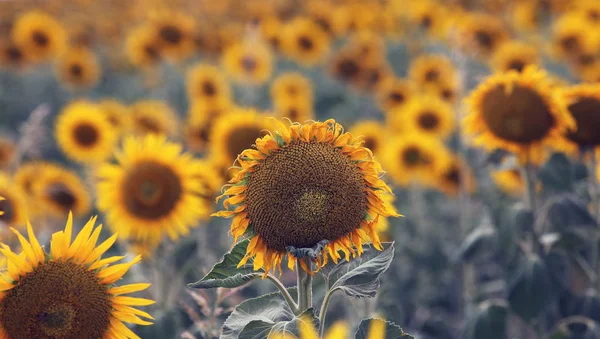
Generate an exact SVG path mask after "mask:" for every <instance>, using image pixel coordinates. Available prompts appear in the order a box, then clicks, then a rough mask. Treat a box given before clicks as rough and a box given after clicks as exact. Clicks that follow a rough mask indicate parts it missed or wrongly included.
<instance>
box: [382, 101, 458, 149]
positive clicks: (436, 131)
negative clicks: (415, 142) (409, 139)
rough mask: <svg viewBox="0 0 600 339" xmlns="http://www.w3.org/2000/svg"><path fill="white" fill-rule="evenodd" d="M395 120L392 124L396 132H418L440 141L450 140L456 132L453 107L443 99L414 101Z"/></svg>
mask: <svg viewBox="0 0 600 339" xmlns="http://www.w3.org/2000/svg"><path fill="white" fill-rule="evenodd" d="M394 118H396V120H394ZM394 118H392V121H391V124H392V125H393V126H394V127H395V129H396V130H403V131H411V132H416V133H420V134H423V135H430V136H433V137H437V138H440V139H446V138H448V137H449V136H450V135H451V134H452V132H453V131H454V112H453V111H452V107H450V105H448V104H447V103H446V102H444V101H442V100H441V99H438V98H436V97H432V96H428V95H421V96H418V97H415V98H414V99H412V100H411V101H410V102H409V103H408V104H407V105H406V106H405V108H404V109H403V113H402V114H401V115H396V116H395V117H394Z"/></svg>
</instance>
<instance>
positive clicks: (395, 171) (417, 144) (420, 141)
mask: <svg viewBox="0 0 600 339" xmlns="http://www.w3.org/2000/svg"><path fill="white" fill-rule="evenodd" d="M382 156H383V159H382V162H383V163H384V165H385V166H386V168H387V170H388V173H389V174H390V176H391V178H392V180H393V181H394V182H395V183H396V184H397V185H399V186H402V187H404V186H408V185H410V184H412V183H415V182H416V183H420V184H422V185H426V186H427V185H432V184H433V183H435V178H437V177H438V176H439V175H440V173H441V169H442V166H443V165H444V164H445V163H446V162H447V159H448V156H449V154H448V150H447V149H446V146H445V145H444V144H443V143H442V142H441V141H440V140H439V139H437V138H434V137H430V136H427V135H423V134H418V133H408V134H403V135H402V136H400V137H396V138H395V139H394V140H392V141H390V142H389V143H388V144H387V145H386V147H385V149H384V150H383V152H382Z"/></svg>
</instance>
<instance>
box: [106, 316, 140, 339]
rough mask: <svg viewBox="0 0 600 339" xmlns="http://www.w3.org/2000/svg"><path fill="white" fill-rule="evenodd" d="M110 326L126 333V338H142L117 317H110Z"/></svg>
mask: <svg viewBox="0 0 600 339" xmlns="http://www.w3.org/2000/svg"><path fill="white" fill-rule="evenodd" d="M110 326H111V327H112V328H114V330H115V332H116V333H119V334H122V335H124V336H125V337H126V338H131V339H142V338H140V337H139V336H138V335H137V334H135V333H133V332H132V331H131V330H130V329H129V328H127V326H125V325H124V324H123V323H122V322H121V321H120V320H118V319H117V318H112V317H111V318H110Z"/></svg>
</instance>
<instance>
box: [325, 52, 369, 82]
mask: <svg viewBox="0 0 600 339" xmlns="http://www.w3.org/2000/svg"><path fill="white" fill-rule="evenodd" d="M329 68H330V71H329V72H330V73H331V76H332V77H333V78H335V79H337V80H339V81H342V82H344V83H347V84H357V83H359V81H360V80H361V76H362V74H363V65H362V63H361V60H360V58H359V57H358V56H357V55H356V54H354V53H349V52H344V51H341V52H338V53H337V54H336V55H335V56H334V57H333V60H332V61H331V64H330V65H329Z"/></svg>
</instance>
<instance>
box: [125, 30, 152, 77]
mask: <svg viewBox="0 0 600 339" xmlns="http://www.w3.org/2000/svg"><path fill="white" fill-rule="evenodd" d="M159 48H160V47H159V44H158V39H157V37H156V32H155V30H153V29H152V28H150V27H149V26H147V25H145V26H140V27H137V28H135V29H133V30H132V31H131V32H129V34H128V35H127V40H126V53H127V56H128V58H129V61H130V62H131V63H132V64H133V65H134V66H138V67H144V68H147V67H150V66H154V65H155V64H156V63H158V62H159V61H160V50H159Z"/></svg>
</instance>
